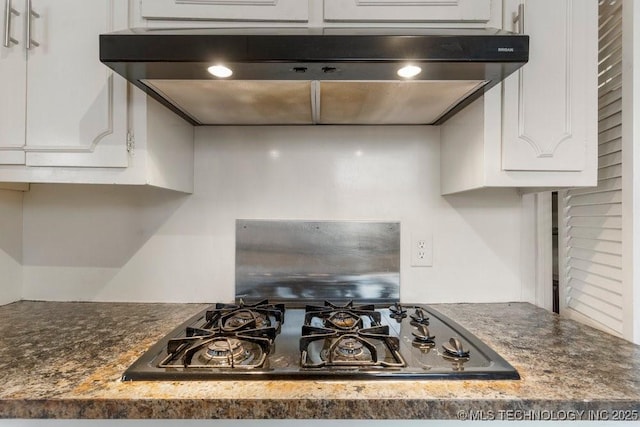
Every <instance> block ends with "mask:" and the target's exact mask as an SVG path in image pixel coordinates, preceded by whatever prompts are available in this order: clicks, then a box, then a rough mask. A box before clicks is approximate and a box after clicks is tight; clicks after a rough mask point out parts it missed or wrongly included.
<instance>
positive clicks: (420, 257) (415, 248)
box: [411, 234, 433, 267]
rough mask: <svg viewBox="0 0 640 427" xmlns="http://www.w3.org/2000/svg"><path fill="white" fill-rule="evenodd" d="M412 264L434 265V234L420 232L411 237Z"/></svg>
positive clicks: (416, 265) (417, 265)
mask: <svg viewBox="0 0 640 427" xmlns="http://www.w3.org/2000/svg"><path fill="white" fill-rule="evenodd" d="M411 266H412V267H431V266H433V236H432V235H431V234H427V235H425V234H420V235H416V236H414V237H413V238H412V239H411Z"/></svg>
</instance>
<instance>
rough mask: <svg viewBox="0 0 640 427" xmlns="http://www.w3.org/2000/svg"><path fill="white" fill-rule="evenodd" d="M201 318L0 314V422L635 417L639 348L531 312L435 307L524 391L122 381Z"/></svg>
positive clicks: (137, 313) (499, 384)
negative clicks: (149, 351)
mask: <svg viewBox="0 0 640 427" xmlns="http://www.w3.org/2000/svg"><path fill="white" fill-rule="evenodd" d="M207 306H208V305H207V304H134V303H57V302H31V301H22V302H18V303H13V304H9V305H5V306H2V307H0V368H1V369H0V383H1V384H2V386H1V387H0V418H252V419H259V418H332V419H337V418H347V419H348V418H383V419H421V418H424V419H461V418H464V417H468V416H469V414H471V413H472V412H473V411H475V412H473V413H475V414H476V415H478V414H479V412H478V411H483V412H481V413H480V416H485V417H486V416H487V414H493V415H492V416H495V415H496V414H499V413H505V412H504V411H512V412H510V413H511V414H513V413H514V412H513V411H520V412H517V413H520V414H521V415H522V414H529V415H530V416H533V417H536V416H540V415H541V414H542V415H543V416H545V414H547V415H548V414H555V415H556V416H557V415H558V414H565V415H566V414H574V416H575V414H576V413H577V414H581V413H580V412H579V411H585V412H584V414H595V413H602V412H597V411H608V414H609V417H611V415H612V414H614V416H615V414H634V413H635V414H637V413H638V412H639V411H640V347H638V346H635V345H632V344H630V343H628V342H626V341H624V340H621V339H618V338H615V337H613V336H610V335H607V334H605V333H603V332H600V331H597V330H595V329H592V328H589V327H586V326H583V325H580V324H578V323H576V322H573V321H570V320H566V319H563V318H560V317H559V316H556V315H554V314H552V313H549V312H547V311H545V310H542V309H539V308H536V307H534V306H533V305H530V304H526V303H509V304H506V303H504V304H437V305H434V308H436V309H437V310H439V311H441V312H442V313H444V314H445V315H447V316H449V317H451V318H453V319H454V320H456V321H458V322H459V323H461V324H462V325H463V326H465V327H466V328H467V329H469V330H470V331H471V332H472V333H474V334H476V335H477V336H478V337H480V338H481V339H483V340H484V341H485V342H487V343H488V344H489V345H490V346H491V347H493V348H494V349H495V350H496V351H497V352H498V353H500V354H501V355H502V356H503V357H504V358H505V359H507V360H508V361H509V362H510V363H511V364H513V365H514V366H515V367H516V368H517V369H518V371H519V372H520V375H521V376H522V379H521V380H519V381H477V380H476V381H434V380H399V381H389V380H384V381H349V382H346V381H209V382H205V381H203V382H193V381H190V382H122V381H120V376H121V375H122V372H123V371H124V370H125V369H126V368H127V367H128V366H129V365H130V364H131V363H132V362H133V361H135V360H136V359H137V358H138V357H139V356H140V355H141V354H142V353H143V352H144V351H145V350H146V348H147V347H149V346H150V345H151V344H153V343H154V342H155V341H157V340H158V339H159V338H161V337H162V336H164V335H165V334H166V333H168V332H169V331H171V330H172V329H173V328H174V327H176V326H177V325H178V324H180V323H182V322H183V321H184V320H186V319H187V318H188V317H189V316H191V315H193V314H196V313H197V312H199V311H201V310H203V309H204V308H206V307H207ZM617 410H626V411H628V412H616V411H617ZM470 411H471V412H470ZM540 411H547V412H544V413H542V412H540ZM634 411H635V412H634ZM525 416H526V415H525ZM578 416H580V415H578ZM581 416H582V418H583V419H586V418H585V417H587V416H588V415H581ZM631 416H633V415H631ZM636 416H637V415H636Z"/></svg>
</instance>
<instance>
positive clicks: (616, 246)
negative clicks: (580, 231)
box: [568, 237, 622, 255]
mask: <svg viewBox="0 0 640 427" xmlns="http://www.w3.org/2000/svg"><path fill="white" fill-rule="evenodd" d="M568 243H569V247H576V248H582V249H589V250H591V251H594V252H604V253H607V254H613V255H622V244H620V243H618V242H610V241H605V240H593V239H582V238H580V237H572V238H570V239H569V242H568Z"/></svg>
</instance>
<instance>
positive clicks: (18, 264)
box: [0, 190, 22, 305]
mask: <svg viewBox="0 0 640 427" xmlns="http://www.w3.org/2000/svg"><path fill="white" fill-rule="evenodd" d="M0 212H2V221H0V271H1V272H2V285H0V305H2V304H8V303H10V302H14V301H17V300H19V299H20V298H21V296H22V192H21V191H10V190H0Z"/></svg>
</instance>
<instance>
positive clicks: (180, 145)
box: [0, 0, 193, 192]
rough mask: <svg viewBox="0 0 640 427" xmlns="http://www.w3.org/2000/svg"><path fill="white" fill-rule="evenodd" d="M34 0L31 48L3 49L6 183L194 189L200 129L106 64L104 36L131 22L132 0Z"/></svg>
mask: <svg viewBox="0 0 640 427" xmlns="http://www.w3.org/2000/svg"><path fill="white" fill-rule="evenodd" d="M27 2H28V0H13V3H14V4H18V3H20V4H22V5H25V4H27ZM31 3H32V5H33V6H32V7H33V11H34V13H32V14H29V13H27V11H26V10H25V11H24V12H23V11H19V12H20V15H19V18H23V17H26V16H29V15H30V20H31V21H30V22H29V24H30V31H29V32H30V33H31V37H30V39H31V40H32V42H31V43H30V46H27V44H26V43H24V42H23V41H22V40H21V39H18V41H19V44H18V45H15V44H12V46H11V49H5V48H3V49H1V50H0V51H2V55H3V56H2V58H3V60H2V62H0V66H1V67H2V69H1V70H2V78H0V87H1V88H2V95H3V96H0V113H4V114H2V115H1V117H0V124H1V125H2V126H0V182H7V183H16V182H23V183H37V182H38V183H40V182H47V183H67V182H69V183H101V184H127V185H154V186H159V187H164V188H170V189H174V190H179V191H185V192H191V191H193V127H192V126H191V125H189V124H187V123H186V122H185V121H183V120H182V119H180V118H179V117H177V116H176V115H175V114H173V113H171V112H169V111H168V110H167V109H165V108H164V107H160V106H158V105H157V104H156V103H155V101H152V100H150V99H147V97H146V95H144V94H143V93H142V92H141V91H139V90H138V89H135V88H133V87H129V85H128V83H127V82H126V81H125V80H124V79H123V78H122V77H120V76H118V75H115V74H114V73H112V72H111V71H110V70H109V68H107V67H106V66H105V65H104V64H102V63H101V62H100V61H99V39H98V35H99V34H100V33H104V32H110V31H116V30H118V29H122V28H126V27H127V25H128V10H129V2H128V0H94V1H91V2H88V1H84V0H32V1H31ZM26 7H27V6H25V8H26ZM80 17H81V19H80ZM23 22H24V23H25V27H26V21H23ZM13 29H14V28H12V30H13ZM27 32H28V31H26V29H25V31H24V34H25V37H26V33H27ZM16 48H19V49H16ZM13 49H15V50H13ZM16 52H17V53H16ZM25 52H26V61H25V59H24V55H25ZM14 54H16V55H15V56H16V58H15V60H14V58H13V57H12V56H11V55H14ZM20 55H22V56H20ZM5 56H6V57H7V58H9V59H7V60H5ZM20 60H21V61H22V62H20ZM25 64H26V65H25ZM5 68H6V69H7V70H10V71H11V72H10V73H7V74H6V76H7V77H12V78H13V77H15V80H12V81H11V82H10V84H9V83H8V82H7V80H10V79H9V78H7V79H5V78H4V77H5V73H4V71H5ZM21 78H22V80H21ZM25 87H26V93H25ZM5 89H6V90H7V91H8V93H10V94H11V96H9V97H5V96H4V93H5V92H4V91H5ZM7 98H9V99H7ZM25 111H26V120H25ZM5 124H9V125H10V126H5ZM25 129H26V134H25Z"/></svg>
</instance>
